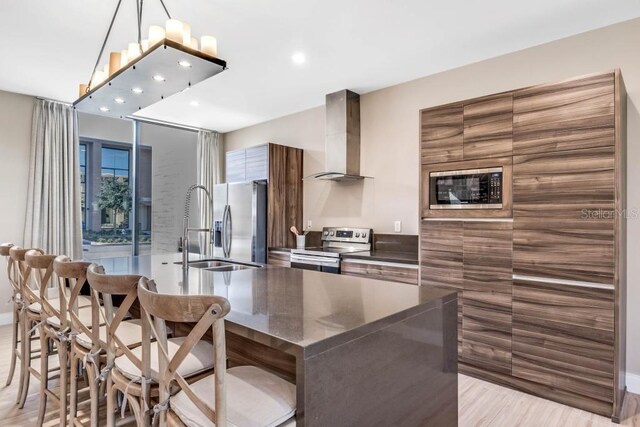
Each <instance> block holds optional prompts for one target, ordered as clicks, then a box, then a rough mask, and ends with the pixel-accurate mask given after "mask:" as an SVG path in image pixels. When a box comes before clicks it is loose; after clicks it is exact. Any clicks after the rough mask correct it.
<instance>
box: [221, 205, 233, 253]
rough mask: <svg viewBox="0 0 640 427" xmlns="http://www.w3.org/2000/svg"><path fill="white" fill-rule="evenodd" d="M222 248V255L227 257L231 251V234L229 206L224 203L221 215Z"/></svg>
mask: <svg viewBox="0 0 640 427" xmlns="http://www.w3.org/2000/svg"><path fill="white" fill-rule="evenodd" d="M222 227H223V231H222V250H223V252H224V257H225V258H229V255H230V253H231V238H232V237H231V236H232V232H231V230H232V223H231V206H229V205H226V206H225V207H224V214H223V217H222Z"/></svg>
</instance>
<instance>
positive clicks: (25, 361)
mask: <svg viewBox="0 0 640 427" xmlns="http://www.w3.org/2000/svg"><path fill="white" fill-rule="evenodd" d="M30 250H32V249H23V248H21V247H18V246H12V247H11V249H9V256H10V257H11V259H12V260H13V263H14V267H15V270H16V276H15V279H16V281H15V283H16V285H18V286H19V289H20V313H19V322H20V356H19V358H20V386H19V387H18V398H17V399H16V402H17V403H18V407H19V408H20V409H22V408H23V407H24V402H25V401H26V399H27V392H28V391H29V379H30V377H31V374H30V370H29V368H30V366H31V360H32V359H34V358H38V357H40V356H39V352H40V349H39V348H35V349H34V348H33V347H32V341H34V340H37V341H38V343H39V342H40V338H39V337H38V336H36V334H35V332H36V331H35V329H32V328H33V326H34V325H35V324H36V323H38V322H39V317H34V316H30V313H29V309H28V308H29V306H30V305H31V304H36V303H38V302H39V296H38V292H34V290H33V289H32V286H34V284H33V281H32V280H31V268H30V267H28V266H27V265H26V261H25V255H26V253H27V252H29V251H30ZM33 250H34V251H36V252H38V253H40V254H42V253H43V251H42V250H40V249H33Z"/></svg>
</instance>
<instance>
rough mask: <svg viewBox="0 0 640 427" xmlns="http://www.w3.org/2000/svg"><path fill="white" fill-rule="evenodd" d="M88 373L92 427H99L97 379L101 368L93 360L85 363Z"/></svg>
mask: <svg viewBox="0 0 640 427" xmlns="http://www.w3.org/2000/svg"><path fill="white" fill-rule="evenodd" d="M85 369H86V370H87V374H89V399H91V424H90V425H91V427H98V407H99V403H100V394H99V393H100V389H99V387H98V382H97V381H96V380H95V379H96V376H97V370H98V369H99V367H98V366H96V365H95V364H94V363H92V362H87V363H86V364H85Z"/></svg>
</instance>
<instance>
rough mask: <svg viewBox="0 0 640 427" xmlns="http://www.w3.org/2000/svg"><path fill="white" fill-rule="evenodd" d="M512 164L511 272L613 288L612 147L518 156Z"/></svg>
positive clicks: (613, 172)
mask: <svg viewBox="0 0 640 427" xmlns="http://www.w3.org/2000/svg"><path fill="white" fill-rule="evenodd" d="M513 161H514V166H513V168H514V176H513V217H514V228H515V229H514V236H513V238H514V266H513V268H514V271H515V273H516V274H523V275H532V276H544V277H549V278H555V279H568V280H579V281H585V282H596V283H613V280H614V274H615V261H614V252H615V239H614V235H615V216H616V215H615V197H616V196H615V149H614V147H613V146H609V147H597V148H586V149H579V150H573V151H552V152H549V153H542V154H528V155H520V156H514V158H513ZM542 266H544V268H543V269H542V268H541V267H542Z"/></svg>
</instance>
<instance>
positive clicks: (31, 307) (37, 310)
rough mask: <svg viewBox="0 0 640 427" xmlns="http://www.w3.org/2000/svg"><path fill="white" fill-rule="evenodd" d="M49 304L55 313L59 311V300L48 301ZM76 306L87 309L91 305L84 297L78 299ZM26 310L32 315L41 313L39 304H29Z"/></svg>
mask: <svg viewBox="0 0 640 427" xmlns="http://www.w3.org/2000/svg"><path fill="white" fill-rule="evenodd" d="M49 304H51V306H52V307H53V308H54V309H56V310H57V311H60V299H59V298H56V299H50V300H49ZM78 305H79V306H80V307H89V306H90V305H91V300H90V299H89V298H87V297H85V296H82V297H80V298H78ZM27 309H28V310H29V311H32V312H34V313H41V312H42V305H41V304H40V303H39V302H34V303H32V304H29V306H28V307H27Z"/></svg>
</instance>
